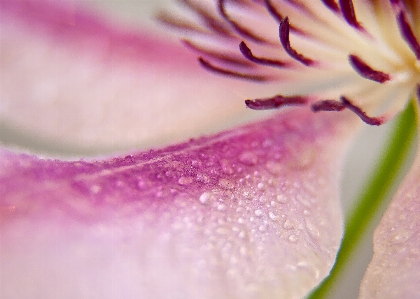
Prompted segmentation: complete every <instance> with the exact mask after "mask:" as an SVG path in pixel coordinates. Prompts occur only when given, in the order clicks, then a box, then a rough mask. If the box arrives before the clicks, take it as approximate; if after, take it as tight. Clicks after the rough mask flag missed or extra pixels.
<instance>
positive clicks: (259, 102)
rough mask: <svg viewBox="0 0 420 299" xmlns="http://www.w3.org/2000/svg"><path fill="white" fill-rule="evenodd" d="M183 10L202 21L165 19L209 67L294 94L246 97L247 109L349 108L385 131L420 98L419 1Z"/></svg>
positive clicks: (223, 2)
mask: <svg viewBox="0 0 420 299" xmlns="http://www.w3.org/2000/svg"><path fill="white" fill-rule="evenodd" d="M182 3H183V4H184V5H185V7H186V8H187V9H189V10H190V11H192V12H193V14H194V15H195V16H196V17H198V20H199V22H197V21H194V22H191V23H188V22H180V21H179V20H180V19H179V18H178V19H175V18H173V17H171V16H170V15H168V14H164V15H162V16H161V20H163V21H164V22H165V23H169V24H170V25H171V26H172V27H177V28H180V29H183V34H184V35H186V36H187V37H186V38H185V43H186V45H187V46H188V47H190V48H192V49H194V50H195V51H197V52H199V55H200V57H199V62H200V63H201V65H202V66H203V67H204V68H206V69H207V70H210V71H212V72H215V73H218V74H222V75H225V76H231V77H237V78H241V79H246V80H252V81H257V82H260V83H261V82H262V83H265V82H273V81H274V82H279V88H280V89H282V88H285V89H286V90H287V92H286V93H284V94H278V95H275V96H273V97H269V98H261V99H252V100H246V101H245V103H246V105H247V107H248V108H251V109H255V110H266V109H277V108H279V107H282V106H289V105H299V106H309V107H310V108H311V109H312V110H313V111H314V112H318V111H342V110H344V109H348V110H351V111H353V112H354V113H356V114H357V115H358V116H359V117H360V118H361V119H362V120H363V121H364V122H366V123H368V124H370V125H380V124H382V123H384V122H385V121H387V120H388V119H390V118H391V117H393V116H394V115H395V114H397V113H398V112H400V111H401V110H402V109H403V108H404V107H405V105H406V103H407V101H408V99H409V98H410V97H412V96H413V95H416V94H419V93H420V91H418V89H420V87H419V84H420V61H419V60H420V44H419V40H420V33H419V32H415V30H414V29H418V28H420V24H419V20H420V16H419V13H420V7H419V5H418V4H416V3H414V2H413V1H410V0H405V1H404V0H376V1H352V0H339V1H338V2H336V1H335V0H322V1H319V2H316V1H305V2H303V1H285V0H284V1H281V0H277V1H275V0H257V1H255V0H254V1H251V0H241V1H234V0H230V1H229V0H216V1H215V7H213V8H212V7H210V6H208V7H207V6H205V5H204V4H201V3H200V2H199V1H198V0H183V1H182ZM238 45H239V51H238V50H237V47H238ZM232 49H233V50H232ZM413 61H414V65H413ZM292 86H295V88H294V89H293V88H292ZM378 111H379V112H380V115H379V116H377V117H370V116H368V115H370V114H377V113H378Z"/></svg>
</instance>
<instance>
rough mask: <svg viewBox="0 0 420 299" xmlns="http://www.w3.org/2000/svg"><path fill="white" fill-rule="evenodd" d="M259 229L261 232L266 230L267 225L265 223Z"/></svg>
mask: <svg viewBox="0 0 420 299" xmlns="http://www.w3.org/2000/svg"><path fill="white" fill-rule="evenodd" d="M258 230H259V231H260V232H265V230H266V226H265V225H260V226H259V227H258Z"/></svg>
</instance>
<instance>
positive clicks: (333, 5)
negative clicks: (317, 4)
mask: <svg viewBox="0 0 420 299" xmlns="http://www.w3.org/2000/svg"><path fill="white" fill-rule="evenodd" d="M322 2H323V3H324V5H325V6H326V7H328V8H329V9H330V10H331V11H333V12H335V13H339V12H340V7H339V6H338V4H337V2H335V0H322Z"/></svg>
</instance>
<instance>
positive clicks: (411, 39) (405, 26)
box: [398, 11, 420, 60]
mask: <svg viewBox="0 0 420 299" xmlns="http://www.w3.org/2000/svg"><path fill="white" fill-rule="evenodd" d="M398 25H399V27H400V30H401V34H402V36H403V38H404V40H405V41H406V42H407V44H408V46H409V47H410V48H411V50H412V51H413V52H414V55H416V57H417V60H420V44H419V42H418V40H417V39H416V36H415V35H414V33H413V29H412V28H411V26H410V24H409V23H408V21H407V17H406V15H405V13H404V12H403V11H401V12H400V13H399V14H398Z"/></svg>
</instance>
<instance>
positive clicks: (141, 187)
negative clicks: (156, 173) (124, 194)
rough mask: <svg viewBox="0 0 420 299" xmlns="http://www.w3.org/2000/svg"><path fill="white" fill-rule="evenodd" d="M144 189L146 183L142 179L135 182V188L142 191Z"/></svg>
mask: <svg viewBox="0 0 420 299" xmlns="http://www.w3.org/2000/svg"><path fill="white" fill-rule="evenodd" d="M145 187H146V182H145V181H144V180H143V179H138V180H137V188H139V189H144V188H145Z"/></svg>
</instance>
